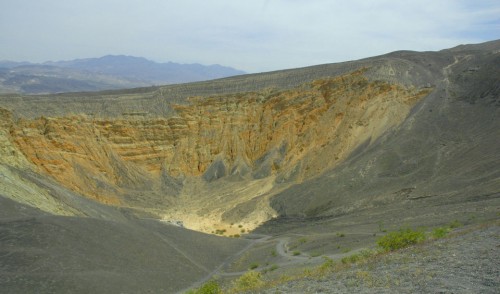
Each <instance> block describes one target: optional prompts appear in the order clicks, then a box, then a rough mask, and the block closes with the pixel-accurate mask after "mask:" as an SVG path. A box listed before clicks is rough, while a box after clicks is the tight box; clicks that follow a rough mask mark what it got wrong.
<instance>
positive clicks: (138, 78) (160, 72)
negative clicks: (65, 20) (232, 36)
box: [0, 55, 244, 94]
mask: <svg viewBox="0 0 500 294" xmlns="http://www.w3.org/2000/svg"><path fill="white" fill-rule="evenodd" d="M0 68H3V70H1V71H0V92H9V91H12V92H20V93H26V94H41V93H60V92H82V91H102V90H111V89H124V88H134V87H144V86H151V85H160V84H175V83H187V82H194V81H204V80H211V79H216V78H222V77H227V76H233V75H240V74H244V72H243V71H240V70H236V69H234V68H231V67H226V66H221V65H217V64H214V65H208V66H206V65H201V64H196V63H195V64H180V63H174V62H167V63H157V62H154V61H151V60H148V59H146V58H143V57H134V56H125V55H106V56H103V57H100V58H85V59H75V60H69V61H55V62H54V61H47V62H43V63H29V62H12V61H1V62H0Z"/></svg>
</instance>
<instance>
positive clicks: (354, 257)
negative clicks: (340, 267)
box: [340, 254, 361, 264]
mask: <svg viewBox="0 0 500 294" xmlns="http://www.w3.org/2000/svg"><path fill="white" fill-rule="evenodd" d="M360 259H361V256H360V255H359V254H352V255H349V256H346V257H343V258H342V259H341V260H340V261H341V262H342V263H343V264H349V263H356V262H358V261H359V260H360Z"/></svg>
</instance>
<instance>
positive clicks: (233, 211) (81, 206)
mask: <svg viewBox="0 0 500 294" xmlns="http://www.w3.org/2000/svg"><path fill="white" fill-rule="evenodd" d="M499 52H500V41H492V42H488V43H484V44H476V45H462V46H458V47H455V48H452V49H447V50H442V51H439V52H412V51H398V52H393V53H389V54H386V55H382V56H377V57H372V58H367V59H363V60H358V61H351V62H345V63H337V64H326V65H319V66H312V67H306V68H299V69H291V70H283V71H276V72H269V73H261V74H252V75H240V76H235V77H229V78H223V79H218V80H213V81H206V82H196V83H189V84H177V85H166V86H155V87H145V88H136V89H132V90H116V91H103V92H85V93H63V94H50V95H49V94H47V95H36V96H30V95H21V94H4V95H0V113H1V115H0V137H1V140H0V159H1V161H0V175H1V176H0V196H2V197H1V198H0V199H2V201H3V203H5V205H2V206H1V207H2V209H3V211H2V219H1V220H0V225H1V229H2V231H1V234H2V235H1V236H5V237H4V238H3V239H0V240H1V241H0V248H1V250H3V251H4V252H5V254H6V255H5V256H12V257H9V258H8V259H7V257H2V259H3V261H5V262H4V263H3V264H6V267H4V268H3V269H2V271H3V272H2V273H8V272H14V273H15V274H12V275H13V276H12V277H13V278H9V279H7V280H4V281H2V282H0V285H1V286H2V287H3V288H5V289H12V292H16V291H21V290H22V291H23V292H29V289H31V288H30V286H29V284H26V283H24V282H23V279H27V280H29V281H31V282H33V283H34V284H36V285H42V284H43V285H44V287H46V288H43V289H47V290H46V291H45V290H44V291H45V292H54V291H56V292H58V291H59V290H60V289H65V288H64V287H65V286H67V285H70V286H69V288H68V289H72V290H74V292H88V291H91V290H96V289H106V291H108V290H109V291H111V292H120V291H122V290H123V289H126V288H122V286H118V285H121V284H122V281H126V280H127V279H128V278H129V277H130V276H131V275H133V273H136V272H141V274H142V273H146V272H148V271H150V272H154V273H159V272H161V275H160V274H158V276H150V277H148V278H145V277H144V278H143V277H142V276H141V278H138V280H140V281H141V283H143V284H138V286H137V287H138V288H131V289H132V290H129V291H130V292H134V290H133V289H146V288H140V287H146V286H145V285H150V286H148V287H150V288H147V289H151V290H152V291H153V292H159V291H160V290H159V289H160V288H162V289H165V291H167V292H173V291H178V290H180V289H183V288H187V287H189V286H190V285H193V283H195V282H196V281H199V282H200V281H204V280H207V279H208V278H210V277H211V276H212V275H214V274H219V275H220V274H223V276H224V275H227V276H228V277H229V276H237V275H238V273H239V274H241V272H242V271H244V270H246V269H248V267H249V266H250V265H251V264H252V262H256V261H259V264H263V263H272V262H278V263H281V264H282V265H286V266H284V267H286V268H289V267H292V268H293V267H294V266H299V263H298V262H297V263H288V262H287V261H286V258H288V257H287V256H286V255H285V256H281V257H280V256H269V252H270V251H271V250H273V248H278V249H279V248H282V247H283V246H284V244H285V245H286V244H288V245H287V246H289V247H291V245H292V244H296V246H295V248H296V249H297V250H300V252H302V254H304V256H310V257H311V258H312V257H313V256H318V255H322V254H328V255H338V254H341V253H342V251H343V250H345V248H349V250H357V249H360V248H364V247H367V246H370V244H373V243H374V240H375V239H376V234H377V233H380V232H381V231H382V229H381V227H384V230H387V229H389V230H396V229H397V228H398V227H399V226H401V225H406V226H410V227H421V226H425V227H428V228H432V227H435V226H440V225H443V224H446V223H449V222H451V221H455V220H456V221H460V222H462V223H465V224H469V223H474V222H484V221H488V220H491V219H497V218H498V209H499V208H500V197H499V196H500V170H499V169H498V168H497V167H498V166H499V165H500V147H499V146H500V145H499V144H498V138H500V121H499V119H498V118H499V117H500V84H499V83H498V80H499V78H500V53H499ZM85 70H89V68H88V67H87V68H85ZM155 220H156V221H155ZM158 220H162V222H159V221H158ZM166 223H170V224H172V223H173V224H180V223H182V225H183V226H184V227H185V228H187V229H191V230H195V231H199V232H193V231H190V230H186V229H184V228H178V227H176V226H171V225H165V224H166ZM111 231H113V232H116V235H113V234H109V232H111ZM249 231H252V234H248V235H246V234H247V233H248V232H249ZM200 232H204V233H212V234H213V233H218V234H225V235H236V234H238V235H243V237H244V238H240V239H234V238H231V239H229V238H223V237H216V236H210V235H205V234H202V233H200ZM340 233H342V235H344V236H342V237H339V236H340ZM75 234H76V235H81V236H82V237H81V238H82V239H83V241H82V240H80V239H78V238H75V237H74V235H75ZM301 238H307V240H308V242H307V243H304V242H302V243H301V242H299V240H301ZM40 240H42V241H43V242H42V241H40ZM95 240H102V244H97V243H96V242H95ZM129 240H130V241H129ZM78 242H82V244H83V245H82V246H83V247H85V248H86V249H85V248H80V247H78V246H77V245H75V244H76V243H78ZM85 244H88V246H86V245H85ZM195 244H197V245H195ZM12 246H15V248H19V249H15V250H14V249H12V248H14V247H12ZM75 246H76V247H77V248H78V249H75V250H73V249H71V248H75ZM52 247H53V248H56V249H53V250H52V249H50V248H52ZM139 248H142V249H139ZM166 248H167V249H166ZM278 249H276V250H278ZM115 250H118V251H116V256H115V255H114V253H112V252H114V251H115ZM164 250H165V252H164ZM58 252H60V253H58ZM75 252H81V253H79V254H81V255H79V256H77V257H74V259H70V260H69V261H65V258H66V256H70V255H72V254H74V253H75ZM141 252H142V253H141ZM148 252H163V253H162V254H164V255H155V254H152V253H151V254H149V253H148ZM265 252H267V253H265ZM279 252H280V251H279V250H278V253H279ZM34 254H41V255H40V256H42V257H40V258H41V259H40V263H37V261H33V258H32V256H34ZM278 255H279V254H278ZM16 256H17V257H19V259H16V258H17V257H16ZM88 256H93V257H92V258H94V259H92V258H91V260H95V263H94V262H93V261H89V263H84V265H82V266H77V265H76V264H77V263H78V261H79V260H80V259H84V258H88ZM118 256H127V257H130V258H126V259H125V260H122V257H118ZM280 258H281V259H280ZM318 258H319V257H318ZM150 259H154V260H155V262H154V263H152V264H149V263H147V262H146V263H147V265H146V263H144V262H145V261H147V260H150ZM185 259H187V260H189V262H187V263H186V262H185ZM63 260H64V261H63ZM98 260H105V261H104V262H102V263H99V262H97V261H98ZM183 260H184V261H183ZM305 260H307V258H304V260H303V261H304V262H305ZM316 260H317V259H314V258H312V262H316ZM57 262H60V263H61V264H62V265H61V266H62V267H61V268H60V269H59V270H53V271H51V272H50V277H51V279H52V281H53V283H54V284H50V285H49V284H44V283H45V282H42V280H38V278H36V277H44V275H40V273H41V272H44V271H45V270H44V269H48V268H52V267H53V266H55V264H57ZM64 266H68V267H69V268H70V269H71V274H64V275H62V274H61V271H63V267H64ZM182 266H185V267H186V269H185V270H179V269H180V267H182ZM139 268H140V270H139ZM160 268H164V269H165V268H169V270H165V271H164V272H162V271H161V270H160ZM25 269H31V270H33V271H34V274H33V275H31V274H23V272H24V271H25ZM173 269H175V270H173ZM180 272H182V274H180ZM99 273H105V275H103V276H102V277H105V276H108V275H109V277H110V278H111V277H114V278H113V279H115V280H113V281H114V282H113V283H111V284H110V286H109V288H100V287H104V286H103V285H101V284H96V286H95V287H96V288H95V289H90V288H86V287H87V286H82V285H84V284H85V281H87V280H85V279H93V278H92V277H96V276H99V277H101V275H100V274H99ZM160 276H161V278H160ZM166 277H168V278H166ZM148 279H150V280H148ZM160 279H167V280H165V281H164V282H160ZM166 281H176V282H175V283H174V282H171V283H173V284H171V286H170V287H171V288H165V287H167V286H166V285H167V284H168V283H170V282H166ZM165 283H167V284H165ZM99 285H101V286H99ZM113 285H114V286H113ZM124 285H125V284H124ZM126 285H129V284H126ZM51 287H52V288H51ZM123 287H125V286H123ZM127 287H129V286H127ZM130 287H132V286H130ZM57 289H59V290H57Z"/></svg>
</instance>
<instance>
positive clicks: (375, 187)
mask: <svg viewBox="0 0 500 294" xmlns="http://www.w3.org/2000/svg"><path fill="white" fill-rule="evenodd" d="M483 47H484V48H486V49H487V50H482V49H483ZM499 48H500V43H499V42H498V41H496V42H492V43H488V44H485V45H484V46H479V45H477V46H464V47H457V48H454V49H452V50H445V51H442V52H439V53H418V54H417V53H404V52H403V53H393V54H390V55H399V56H405V58H407V59H411V60H417V59H419V60H422V61H421V62H422V63H425V64H427V63H428V64H429V67H435V66H436V64H437V65H439V67H440V68H441V70H440V71H436V78H435V84H436V88H435V90H434V91H433V92H432V93H431V94H430V95H428V96H427V97H426V98H425V99H423V100H422V101H421V102H420V103H418V104H417V106H415V108H414V109H413V110H412V113H411V115H410V116H409V117H408V118H407V119H406V120H405V121H404V123H403V124H401V125H400V126H399V127H398V128H397V129H395V130H393V131H390V132H387V133H386V134H384V136H382V137H380V138H379V139H378V140H376V141H375V142H372V143H371V144H366V145H364V146H362V147H360V148H358V150H355V151H354V152H352V153H351V155H350V157H349V158H348V159H347V160H346V161H344V162H343V163H342V164H341V165H339V166H337V167H335V168H334V169H332V170H330V171H328V172H326V173H324V174H323V175H322V176H320V177H317V178H315V179H312V180H310V181H306V182H304V183H302V184H301V185H296V186H293V187H291V188H289V189H287V190H285V191H283V192H281V193H279V194H278V195H277V196H276V197H274V198H273V199H272V207H273V208H275V209H276V210H277V211H278V212H279V213H280V215H282V216H289V217H319V216H321V217H339V216H342V215H346V214H350V215H355V214H363V215H365V214H366V215H369V213H368V212H366V209H372V212H373V211H379V212H381V211H383V210H384V209H388V210H389V209H390V210H391V211H392V209H393V208H394V207H399V209H398V210H399V211H401V210H404V211H405V212H404V213H402V214H400V213H396V215H398V216H395V215H392V212H391V215H390V216H389V215H387V218H386V220H388V219H390V218H391V217H394V219H398V218H399V217H401V218H400V220H402V219H405V218H407V219H410V218H412V217H418V218H419V221H420V222H421V224H422V225H424V224H425V223H426V222H429V224H432V220H433V221H434V222H436V221H440V222H444V221H446V220H447V219H448V220H449V219H450V218H454V217H457V215H460V213H461V211H462V212H465V211H467V210H468V208H471V207H475V208H474V210H478V211H479V212H476V213H480V214H482V213H483V212H484V213H487V214H489V215H490V217H494V213H495V212H494V211H495V210H496V209H498V207H499V205H500V169H499V168H498V166H500V144H499V142H500V141H499V138H500V120H499V117H500V83H499V82H498V81H499V80H500V79H499V78H500V70H499V69H500V53H499ZM492 49H493V50H492ZM436 56H437V58H436ZM443 57H446V58H445V59H451V61H450V62H448V64H447V65H445V66H442V65H440V62H441V60H442V59H443ZM441 66H442V67H441ZM305 199H307V201H304V200H305ZM451 204H453V205H456V207H455V208H454V209H452V210H448V209H446V207H447V206H448V205H451ZM459 205H461V206H459ZM384 207H385V208H384ZM479 207H483V209H481V208H479ZM471 213H472V212H471ZM426 219H427V220H426ZM415 223H417V221H415Z"/></svg>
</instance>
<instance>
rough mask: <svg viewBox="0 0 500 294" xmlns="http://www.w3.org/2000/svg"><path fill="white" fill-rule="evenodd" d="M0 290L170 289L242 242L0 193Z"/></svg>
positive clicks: (217, 262) (217, 261)
mask: <svg viewBox="0 0 500 294" xmlns="http://www.w3.org/2000/svg"><path fill="white" fill-rule="evenodd" d="M0 215H1V216H2V217H1V218H0V260H1V262H0V264H1V266H0V277H1V278H0V288H1V289H2V292H3V293H97V292H98V293H149V292H153V293H158V292H164V293H171V292H175V291H178V290H180V289H183V288H185V287H187V286H189V285H190V284H192V283H194V282H196V281H197V280H199V279H202V278H204V277H205V276H206V275H207V274H209V273H210V272H211V271H213V270H214V269H215V268H216V267H217V266H219V265H220V264H221V263H222V261H223V260H225V259H226V258H227V257H228V256H230V255H232V254H234V253H235V252H236V251H239V250H241V248H242V247H244V246H245V245H246V244H247V241H244V240H235V239H227V238H220V237H215V236H210V235H204V234H200V233H197V232H194V231H188V230H186V229H183V228H179V227H175V226H171V225H165V224H161V223H159V222H157V221H154V220H136V219H132V218H129V219H128V220H127V219H123V220H121V221H109V220H103V219H96V218H84V217H64V216H54V215H50V214H47V213H44V212H41V211H39V210H37V209H35V208H31V207H29V206H25V205H22V204H19V203H16V202H14V201H12V200H10V199H7V198H4V197H0Z"/></svg>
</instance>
